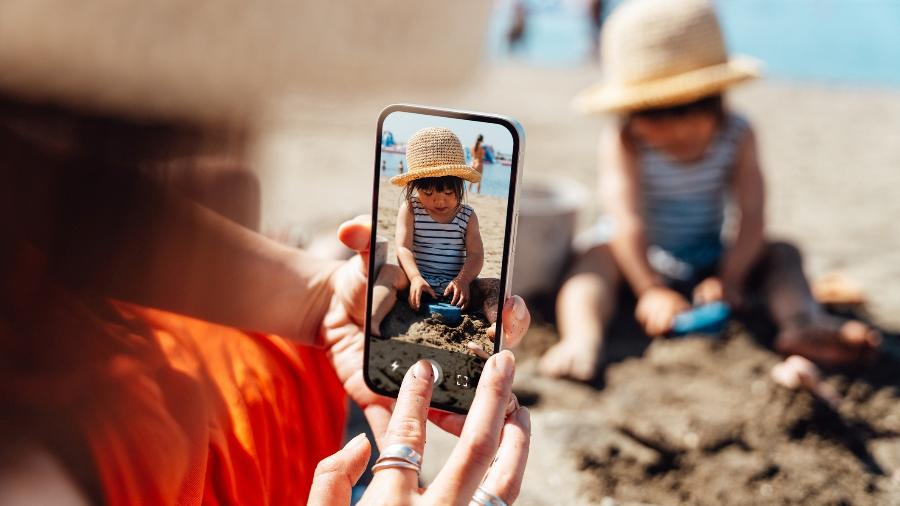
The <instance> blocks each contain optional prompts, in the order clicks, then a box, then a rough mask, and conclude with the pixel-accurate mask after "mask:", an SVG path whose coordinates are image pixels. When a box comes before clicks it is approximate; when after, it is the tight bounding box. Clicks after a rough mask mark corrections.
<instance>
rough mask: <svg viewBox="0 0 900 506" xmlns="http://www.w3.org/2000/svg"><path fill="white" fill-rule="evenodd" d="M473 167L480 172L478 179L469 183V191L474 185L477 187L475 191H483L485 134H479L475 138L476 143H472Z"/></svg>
mask: <svg viewBox="0 0 900 506" xmlns="http://www.w3.org/2000/svg"><path fill="white" fill-rule="evenodd" d="M472 169H474V170H475V172H477V173H478V176H479V177H478V181H477V182H471V183H469V191H472V187H473V186H475V185H478V186H476V187H475V193H478V194H480V193H481V176H483V175H484V136H483V135H481V134H478V137H477V138H476V139H475V144H474V145H472Z"/></svg>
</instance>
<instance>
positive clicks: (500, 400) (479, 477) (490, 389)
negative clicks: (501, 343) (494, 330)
mask: <svg viewBox="0 0 900 506" xmlns="http://www.w3.org/2000/svg"><path fill="white" fill-rule="evenodd" d="M514 370H515V360H514V358H513V355H512V353H510V352H509V351H502V352H500V353H498V354H496V355H494V356H492V357H491V358H490V359H488V361H487V364H486V365H485V368H484V372H483V373H482V376H481V380H480V381H479V383H478V389H477V390H476V392H475V399H474V401H473V403H472V408H471V410H470V413H469V417H468V419H467V420H466V423H465V426H464V427H463V428H462V433H461V434H460V438H459V442H458V443H457V444H456V447H455V448H454V449H453V452H452V453H451V454H450V458H449V459H448V460H447V463H446V464H445V465H444V468H443V469H441V471H440V473H438V475H437V477H436V478H435V479H434V481H433V482H432V484H431V485H430V486H429V487H428V488H427V489H424V490H423V489H420V488H419V486H418V479H419V473H418V471H417V470H415V469H407V468H402V467H386V468H383V469H380V470H377V471H375V475H374V478H373V479H372V482H371V483H370V484H369V486H368V488H367V489H366V493H365V494H364V495H363V497H362V500H361V501H360V503H359V504H364V505H369V504H377V505H381V504H397V505H413V504H438V503H440V504H458V505H467V504H469V503H470V502H471V501H472V496H473V495H474V494H475V493H476V490H477V489H481V490H482V491H484V492H487V493H490V494H492V495H494V496H497V497H499V498H500V499H501V500H503V501H505V502H506V503H507V504H512V503H513V501H515V499H516V497H517V496H518V494H519V488H520V486H521V483H522V475H523V474H524V472H525V463H526V461H527V459H528V446H529V442H530V439H531V417H530V415H529V413H528V410H527V409H526V408H524V407H518V406H517V405H516V404H514V403H513V404H512V405H513V409H512V410H510V409H509V408H510V405H511V401H514V397H513V394H512V391H511V389H512V382H513V376H514ZM433 374H434V373H433V372H432V370H431V366H430V365H429V364H428V362H427V361H424V360H422V361H419V362H418V363H416V364H415V365H414V366H413V367H411V368H410V370H409V371H407V373H406V377H405V378H404V379H403V384H402V385H401V387H400V394H399V396H398V397H397V406H396V408H395V410H394V414H393V416H392V417H391V419H390V423H389V425H388V427H387V430H386V432H385V433H384V441H385V444H386V445H388V446H393V445H405V446H408V447H410V448H412V449H413V450H414V451H416V452H418V454H419V455H421V454H423V453H424V450H425V420H426V415H427V413H428V403H429V402H430V400H431V390H432V380H433ZM370 451H371V450H370V447H369V442H368V441H367V440H366V439H365V438H364V437H360V436H357V437H356V438H354V439H353V440H351V441H350V442H349V443H347V446H345V447H344V448H343V449H342V450H340V451H339V452H338V453H336V454H334V455H332V456H331V457H329V458H327V459H325V460H323V461H322V462H320V463H319V465H318V467H317V468H316V474H315V478H314V480H313V485H312V492H311V495H310V500H309V504H311V505H324V504H328V505H331V504H349V502H350V490H351V487H352V486H353V484H354V483H355V482H356V480H357V479H359V476H360V475H361V474H362V472H363V470H364V469H365V467H366V462H367V461H368V458H369V454H370ZM383 462H387V461H383Z"/></svg>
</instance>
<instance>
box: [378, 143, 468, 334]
mask: <svg viewBox="0 0 900 506" xmlns="http://www.w3.org/2000/svg"><path fill="white" fill-rule="evenodd" d="M406 157H407V161H408V162H409V173H408V174H406V175H403V176H394V177H393V178H391V183H393V184H395V185H397V186H402V187H404V188H405V197H406V198H405V199H404V202H403V203H402V204H401V205H400V210H399V212H398V213H397V232H396V234H397V238H396V240H397V260H398V261H399V263H400V266H399V267H398V266H396V265H392V264H385V265H384V266H383V267H382V268H381V272H380V273H379V274H378V279H377V281H376V282H375V288H374V290H373V292H372V298H373V301H372V306H373V311H372V329H373V333H376V335H378V334H377V333H378V332H379V326H380V324H381V322H382V321H383V320H384V318H385V316H387V314H388V313H389V312H390V310H391V308H392V307H394V304H395V303H396V300H397V291H398V290H406V289H407V288H408V289H409V305H410V307H412V308H413V309H414V310H416V311H418V310H419V308H420V306H421V305H422V301H423V298H424V297H426V296H430V297H431V298H432V299H433V300H436V299H440V298H442V297H447V298H448V299H449V302H450V303H451V304H454V305H456V306H459V307H462V308H465V307H467V306H468V305H469V302H470V300H471V290H470V285H471V284H473V282H475V281H476V279H477V278H478V275H479V274H480V273H481V268H482V266H483V264H484V246H483V244H482V241H481V231H480V230H479V225H478V215H477V214H476V213H475V210H474V209H472V207H471V206H470V205H468V204H464V203H463V199H464V198H465V190H466V188H465V182H464V180H465V181H472V182H477V181H479V180H480V179H481V175H480V174H479V173H478V172H476V171H475V170H474V169H473V168H472V167H471V166H469V165H466V157H465V153H464V152H463V148H462V143H460V141H459V138H457V137H456V135H455V134H454V133H453V132H452V131H451V130H449V129H446V128H425V129H422V130H419V131H418V132H416V133H415V134H414V135H413V136H412V137H411V138H410V139H409V144H407V148H406ZM438 294H440V295H438Z"/></svg>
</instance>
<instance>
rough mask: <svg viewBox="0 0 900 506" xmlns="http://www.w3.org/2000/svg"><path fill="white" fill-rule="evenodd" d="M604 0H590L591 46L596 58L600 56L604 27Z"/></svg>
mask: <svg viewBox="0 0 900 506" xmlns="http://www.w3.org/2000/svg"><path fill="white" fill-rule="evenodd" d="M603 5H604V4H603V0H590V1H589V2H588V19H589V20H590V23H591V48H592V50H593V51H592V52H593V55H594V57H595V58H598V59H599V58H600V29H601V28H602V27H603Z"/></svg>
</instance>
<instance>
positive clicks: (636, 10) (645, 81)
mask: <svg viewBox="0 0 900 506" xmlns="http://www.w3.org/2000/svg"><path fill="white" fill-rule="evenodd" d="M601 48H602V51H603V54H602V65H603V72H604V81H603V82H600V83H598V84H595V85H594V86H591V87H590V88H588V89H586V90H584V91H582V92H581V93H580V94H579V95H578V96H577V97H576V98H575V101H574V103H573V105H574V107H575V108H576V109H578V110H580V111H582V112H586V113H597V112H629V111H636V110H641V109H650V108H657V107H668V106H675V105H681V104H686V103H689V102H693V101H694V100H698V99H700V98H703V97H705V96H708V95H711V94H714V93H719V92H721V91H723V90H725V89H726V88H728V87H730V86H733V85H735V84H737V83H740V82H741V81H745V80H747V79H751V78H754V77H756V76H758V75H759V63H758V62H757V61H756V60H754V59H751V58H747V57H729V56H728V54H727V53H726V51H725V43H724V41H723V38H722V30H721V28H720V27H719V22H718V20H717V19H716V15H715V12H714V10H713V7H712V5H711V4H710V3H709V2H708V1H706V0H627V1H626V2H625V3H624V4H623V5H622V6H621V7H620V8H618V9H616V10H615V11H614V12H613V13H612V15H611V16H610V17H609V20H608V21H607V22H606V24H605V25H604V26H603V32H602V34H601Z"/></svg>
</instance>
